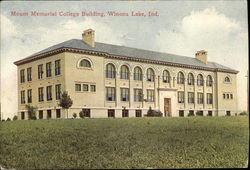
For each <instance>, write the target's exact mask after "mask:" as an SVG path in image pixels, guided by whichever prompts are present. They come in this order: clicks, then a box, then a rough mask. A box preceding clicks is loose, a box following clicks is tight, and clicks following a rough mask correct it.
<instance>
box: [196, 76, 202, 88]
mask: <svg viewBox="0 0 250 170" xmlns="http://www.w3.org/2000/svg"><path fill="white" fill-rule="evenodd" d="M197 86H203V76H202V75H201V74H199V75H198V77H197Z"/></svg>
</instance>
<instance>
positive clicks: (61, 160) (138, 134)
mask: <svg viewBox="0 0 250 170" xmlns="http://www.w3.org/2000/svg"><path fill="white" fill-rule="evenodd" d="M0 128H1V131H0V142H1V143H0V144H1V145H0V165H1V166H2V167H5V168H18V169H19V168H21V169H27V168H29V169H30V168H32V169H34V168H39V169H48V168H77V169H88V168H98V169H100V168H105V169H106V168H239V167H244V166H245V165H246V162H247V159H248V144H249V143H248V141H249V136H248V134H249V122H248V117H247V116H237V117H188V118H123V119H74V120H72V119H71V120H34V121H33V120H28V121H9V122H0Z"/></svg>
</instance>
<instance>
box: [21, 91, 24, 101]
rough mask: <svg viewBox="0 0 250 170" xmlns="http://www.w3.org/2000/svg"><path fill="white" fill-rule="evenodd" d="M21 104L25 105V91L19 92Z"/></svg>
mask: <svg viewBox="0 0 250 170" xmlns="http://www.w3.org/2000/svg"><path fill="white" fill-rule="evenodd" d="M21 104H25V91H24V90H22V91H21Z"/></svg>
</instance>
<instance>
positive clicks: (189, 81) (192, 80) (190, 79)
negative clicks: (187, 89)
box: [188, 73, 194, 85]
mask: <svg viewBox="0 0 250 170" xmlns="http://www.w3.org/2000/svg"><path fill="white" fill-rule="evenodd" d="M188 85H194V75H193V74H192V73H189V74H188Z"/></svg>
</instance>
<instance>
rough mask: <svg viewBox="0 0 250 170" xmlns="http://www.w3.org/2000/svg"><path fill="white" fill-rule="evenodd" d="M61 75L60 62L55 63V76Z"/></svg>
mask: <svg viewBox="0 0 250 170" xmlns="http://www.w3.org/2000/svg"><path fill="white" fill-rule="evenodd" d="M60 74H61V60H56V61H55V75H60Z"/></svg>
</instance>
